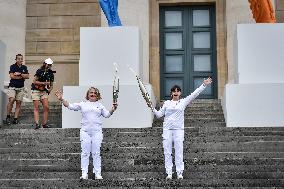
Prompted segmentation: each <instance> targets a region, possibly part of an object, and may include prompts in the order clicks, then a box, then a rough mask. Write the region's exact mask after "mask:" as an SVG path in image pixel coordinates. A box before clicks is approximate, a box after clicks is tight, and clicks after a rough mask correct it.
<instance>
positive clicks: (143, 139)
mask: <svg viewBox="0 0 284 189" xmlns="http://www.w3.org/2000/svg"><path fill="white" fill-rule="evenodd" d="M78 141H80V137H65V136H58V137H44V136H32V137H29V136H24V137H19V136H10V137H4V138H1V139H0V144H3V145H31V144H38V143H45V144H58V143H61V142H69V143H70V142H78ZM272 141H282V142H283V141H284V137H283V136H220V137H217V138H216V137H215V136H206V137H203V136H198V135H194V134H193V133H186V134H185V143H184V144H189V143H208V142H216V143H220V142H226V143H227V142H238V143H244V142H272ZM111 142H112V143H114V142H116V143H117V144H123V143H126V144H130V143H133V144H135V143H137V144H139V143H141V144H146V145H147V144H148V143H149V144H153V143H156V144H158V145H161V143H162V136H161V135H159V134H157V135H152V136H148V135H144V134H143V135H142V134H133V135H131V134H130V133H121V134H119V135H116V136H111V135H110V134H109V135H108V136H106V134H105V135H104V139H103V143H111Z"/></svg>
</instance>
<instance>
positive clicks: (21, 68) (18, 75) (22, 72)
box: [6, 54, 29, 125]
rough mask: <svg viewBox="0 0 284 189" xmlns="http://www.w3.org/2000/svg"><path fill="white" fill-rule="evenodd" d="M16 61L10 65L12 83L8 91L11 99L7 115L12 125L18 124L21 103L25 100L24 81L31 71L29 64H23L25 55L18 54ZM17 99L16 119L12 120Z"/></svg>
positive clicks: (7, 121)
mask: <svg viewBox="0 0 284 189" xmlns="http://www.w3.org/2000/svg"><path fill="white" fill-rule="evenodd" d="M15 60H16V63H15V64H12V65H11V66H10V71H9V74H10V78H11V79H10V83H9V89H8V92H7V95H8V98H9V101H8V105H7V117H6V124H8V125H10V124H11V122H12V123H13V124H18V123H19V121H18V117H19V113H20V110H21V104H22V101H23V97H24V95H25V92H24V83H25V80H26V79H29V72H28V69H27V66H25V65H23V55H21V54H17V55H16V59H15ZM15 101H16V110H15V115H14V120H13V121H12V120H11V113H12V108H13V105H14V102H15Z"/></svg>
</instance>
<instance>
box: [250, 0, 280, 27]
mask: <svg viewBox="0 0 284 189" xmlns="http://www.w3.org/2000/svg"><path fill="white" fill-rule="evenodd" d="M248 1H249V3H250V9H251V11H252V14H253V18H254V19H255V21H256V23H275V22H276V19H275V13H274V10H273V6H272V3H271V1H270V0H248Z"/></svg>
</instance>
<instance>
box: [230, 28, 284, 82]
mask: <svg viewBox="0 0 284 189" xmlns="http://www.w3.org/2000/svg"><path fill="white" fill-rule="evenodd" d="M234 54H235V55H236V56H237V71H238V83H240V84H242V83H284V74H283V70H284V63H283V60H284V24H239V25H238V28H237V51H236V52H234Z"/></svg>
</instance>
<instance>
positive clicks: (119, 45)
mask: <svg viewBox="0 0 284 189" xmlns="http://www.w3.org/2000/svg"><path fill="white" fill-rule="evenodd" d="M141 45H142V41H141V39H140V36H139V29H138V27H124V26H123V27H81V30H80V64H79V85H80V86H87V85H100V84H103V85H105V84H112V82H113V77H114V76H113V74H114V66H113V63H114V62H116V63H117V64H118V66H119V68H118V69H119V77H120V83H121V84H134V83H136V80H135V77H133V75H132V73H131V72H130V70H129V69H128V67H127V65H129V66H130V67H131V68H132V69H133V70H134V71H135V72H136V73H137V74H138V75H139V76H140V77H141V78H143V77H142V63H143V62H142V48H141Z"/></svg>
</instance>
